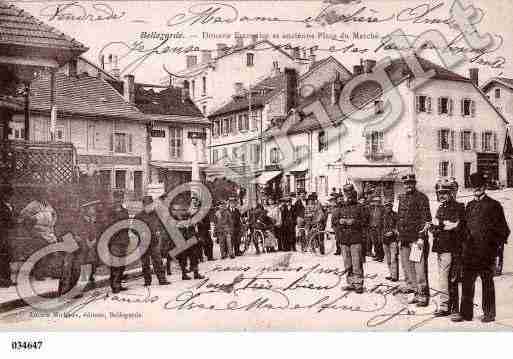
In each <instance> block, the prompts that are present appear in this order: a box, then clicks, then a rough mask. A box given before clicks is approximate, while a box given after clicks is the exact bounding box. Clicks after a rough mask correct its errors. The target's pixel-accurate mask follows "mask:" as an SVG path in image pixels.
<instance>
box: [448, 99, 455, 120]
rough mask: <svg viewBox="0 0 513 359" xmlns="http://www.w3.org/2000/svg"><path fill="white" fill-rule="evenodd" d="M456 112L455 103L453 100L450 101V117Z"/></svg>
mask: <svg viewBox="0 0 513 359" xmlns="http://www.w3.org/2000/svg"><path fill="white" fill-rule="evenodd" d="M453 110H454V101H453V100H452V98H450V99H449V115H450V116H452V112H453Z"/></svg>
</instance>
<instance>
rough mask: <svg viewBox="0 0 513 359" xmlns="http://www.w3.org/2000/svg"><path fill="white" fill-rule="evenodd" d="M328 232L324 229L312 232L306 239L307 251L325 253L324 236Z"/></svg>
mask: <svg viewBox="0 0 513 359" xmlns="http://www.w3.org/2000/svg"><path fill="white" fill-rule="evenodd" d="M328 235H329V233H328V232H325V231H317V232H315V233H313V234H312V235H311V236H310V238H309V240H308V251H310V252H312V253H314V254H318V255H326V254H327V253H328V251H327V250H326V242H325V239H326V236H328Z"/></svg>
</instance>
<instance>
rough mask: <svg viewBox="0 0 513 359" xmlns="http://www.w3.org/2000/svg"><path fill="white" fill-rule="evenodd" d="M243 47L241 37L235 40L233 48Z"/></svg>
mask: <svg viewBox="0 0 513 359" xmlns="http://www.w3.org/2000/svg"><path fill="white" fill-rule="evenodd" d="M243 47H244V39H243V38H242V37H236V38H235V48H236V49H241V48H243Z"/></svg>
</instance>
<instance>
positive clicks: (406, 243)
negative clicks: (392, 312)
mask: <svg viewBox="0 0 513 359" xmlns="http://www.w3.org/2000/svg"><path fill="white" fill-rule="evenodd" d="M402 182H403V184H404V188H405V193H404V194H403V195H401V196H400V197H399V210H398V213H397V215H398V223H397V229H398V232H399V236H398V239H399V242H400V245H401V250H400V255H401V265H402V267H403V271H404V276H405V279H406V288H405V289H404V290H403V292H404V293H415V296H414V298H413V299H412V300H411V301H410V302H409V303H410V304H414V303H416V304H417V306H419V307H426V306H427V305H428V304H429V284H428V268H427V257H428V253H429V242H428V237H427V235H426V229H427V228H428V227H429V224H430V223H431V211H430V209H429V199H428V198H427V196H426V195H425V194H424V193H422V192H420V191H418V190H417V188H416V186H417V180H416V177H415V175H414V174H408V175H406V176H403V177H402Z"/></svg>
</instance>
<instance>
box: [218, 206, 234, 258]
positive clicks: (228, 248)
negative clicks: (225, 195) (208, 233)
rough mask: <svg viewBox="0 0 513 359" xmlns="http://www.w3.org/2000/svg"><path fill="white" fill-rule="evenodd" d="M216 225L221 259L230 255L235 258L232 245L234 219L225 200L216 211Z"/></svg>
mask: <svg viewBox="0 0 513 359" xmlns="http://www.w3.org/2000/svg"><path fill="white" fill-rule="evenodd" d="M215 226H216V228H215V232H216V237H217V239H218V241H219V248H220V250H221V259H225V258H226V257H227V256H228V255H229V256H230V258H235V255H234V253H233V246H232V233H233V219H232V215H231V213H230V211H229V210H228V208H226V205H225V203H224V202H219V203H218V210H217V211H216V213H215Z"/></svg>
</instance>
